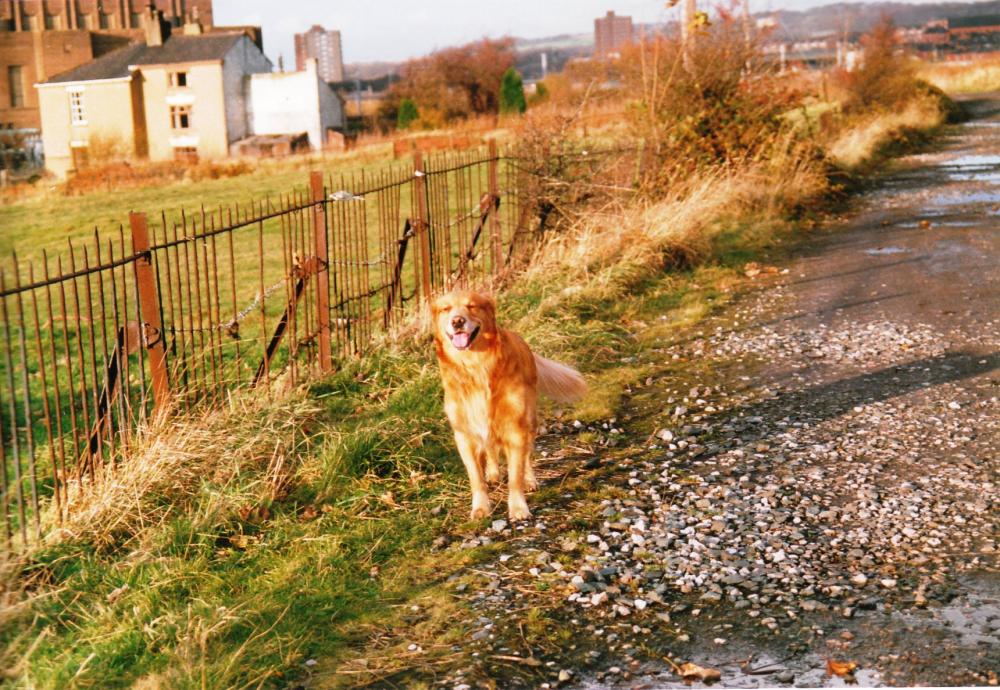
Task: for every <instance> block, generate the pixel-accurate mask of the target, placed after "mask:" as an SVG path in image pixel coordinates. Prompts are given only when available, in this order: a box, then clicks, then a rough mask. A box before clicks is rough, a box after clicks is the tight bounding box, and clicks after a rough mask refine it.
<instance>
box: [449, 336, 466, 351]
mask: <svg viewBox="0 0 1000 690" xmlns="http://www.w3.org/2000/svg"><path fill="white" fill-rule="evenodd" d="M451 344H452V345H454V346H455V347H457V348H458V349H459V350H464V349H465V348H467V347H468V346H469V334H468V333H455V334H454V335H452V336H451Z"/></svg>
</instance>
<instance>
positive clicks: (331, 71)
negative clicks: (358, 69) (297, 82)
mask: <svg viewBox="0 0 1000 690" xmlns="http://www.w3.org/2000/svg"><path fill="white" fill-rule="evenodd" d="M310 59H314V60H316V61H317V62H318V63H319V76H320V77H321V78H322V79H323V80H324V81H328V82H339V81H344V55H343V51H342V50H341V45H340V32H339V31H327V30H326V29H324V28H323V27H322V26H319V25H318V24H317V25H314V26H313V27H312V28H311V29H309V31H307V32H305V33H304V34H295V69H296V70H298V71H300V72H301V71H303V70H305V69H306V62H307V61H308V60H310Z"/></svg>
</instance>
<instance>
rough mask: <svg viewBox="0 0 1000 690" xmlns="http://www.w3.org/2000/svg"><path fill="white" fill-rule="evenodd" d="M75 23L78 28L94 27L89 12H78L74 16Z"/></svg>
mask: <svg viewBox="0 0 1000 690" xmlns="http://www.w3.org/2000/svg"><path fill="white" fill-rule="evenodd" d="M76 23H77V26H78V28H80V29H93V28H94V18H93V17H91V16H90V15H89V14H78V15H77V16H76Z"/></svg>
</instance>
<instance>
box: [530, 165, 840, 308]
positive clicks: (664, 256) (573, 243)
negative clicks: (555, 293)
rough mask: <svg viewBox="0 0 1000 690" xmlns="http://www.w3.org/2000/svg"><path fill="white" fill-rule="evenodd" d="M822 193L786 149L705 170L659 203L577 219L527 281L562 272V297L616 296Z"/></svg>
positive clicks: (821, 181)
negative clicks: (783, 154) (737, 230)
mask: <svg viewBox="0 0 1000 690" xmlns="http://www.w3.org/2000/svg"><path fill="white" fill-rule="evenodd" d="M827 189H828V181H827V178H826V175H825V173H824V171H823V169H822V167H821V166H819V165H817V164H816V163H815V162H814V161H811V160H809V159H807V158H801V157H800V158H796V157H794V155H793V154H792V153H791V152H790V153H789V157H788V158H785V159H783V161H782V162H778V161H772V162H767V163H753V164H746V165H732V166H721V167H717V168H714V169H710V170H705V171H703V172H701V173H699V174H697V175H694V176H693V177H691V178H689V179H688V180H687V181H686V182H685V183H684V184H682V185H680V184H679V185H676V186H674V187H672V188H671V189H669V190H668V191H667V193H666V194H665V195H664V196H663V197H661V198H659V199H656V200H647V201H645V202H643V203H636V204H616V205H611V204H608V205H605V207H604V208H603V209H601V210H598V211H597V212H593V213H587V214H581V215H579V216H578V217H577V218H576V220H575V221H574V222H572V223H571V224H569V225H568V227H566V228H565V229H564V230H563V231H562V232H560V233H558V234H554V235H552V236H550V238H549V239H548V241H546V242H545V243H544V244H543V245H542V246H541V247H540V248H539V250H538V251H537V253H536V257H535V259H534V261H533V262H532V263H531V265H530V267H529V268H528V270H527V271H526V277H527V278H528V279H529V280H530V279H536V280H552V277H553V276H554V275H559V276H560V281H559V282H560V283H563V284H564V290H563V292H564V293H567V294H572V295H574V296H575V298H577V299H607V298H609V297H615V296H617V295H619V294H620V293H621V292H622V289H623V287H627V286H628V285H630V284H634V283H635V282H636V281H639V280H641V279H643V278H645V277H648V276H650V275H651V274H654V273H656V272H659V271H662V270H664V269H665V268H671V267H674V268H676V267H685V266H691V265H695V264H697V263H700V262H702V261H705V260H708V259H710V258H711V257H712V255H713V252H714V245H715V241H716V239H717V238H718V236H719V235H720V234H721V233H724V232H727V231H728V230H729V229H730V228H731V227H732V226H733V225H736V224H738V223H743V222H745V221H746V220H747V219H748V218H758V219H765V220H770V221H777V220H778V219H780V218H782V217H783V216H786V215H787V214H788V213H789V212H791V211H793V210H794V209H795V208H796V207H797V206H799V205H801V204H804V203H806V202H808V201H809V200H814V199H817V198H818V197H820V196H821V195H822V194H823V193H824V192H825V191H826V190H827Z"/></svg>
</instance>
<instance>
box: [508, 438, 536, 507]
mask: <svg viewBox="0 0 1000 690" xmlns="http://www.w3.org/2000/svg"><path fill="white" fill-rule="evenodd" d="M506 451H507V513H508V516H509V517H510V519H511V521H515V522H516V521H517V520H527V519H528V518H530V517H531V511H530V510H528V501H527V500H526V499H525V498H524V489H525V486H524V485H525V471H526V469H527V466H528V461H529V455H530V453H531V446H530V444H529V445H527V446H525V445H522V444H512V445H510V446H508V447H507V449H506Z"/></svg>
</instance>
